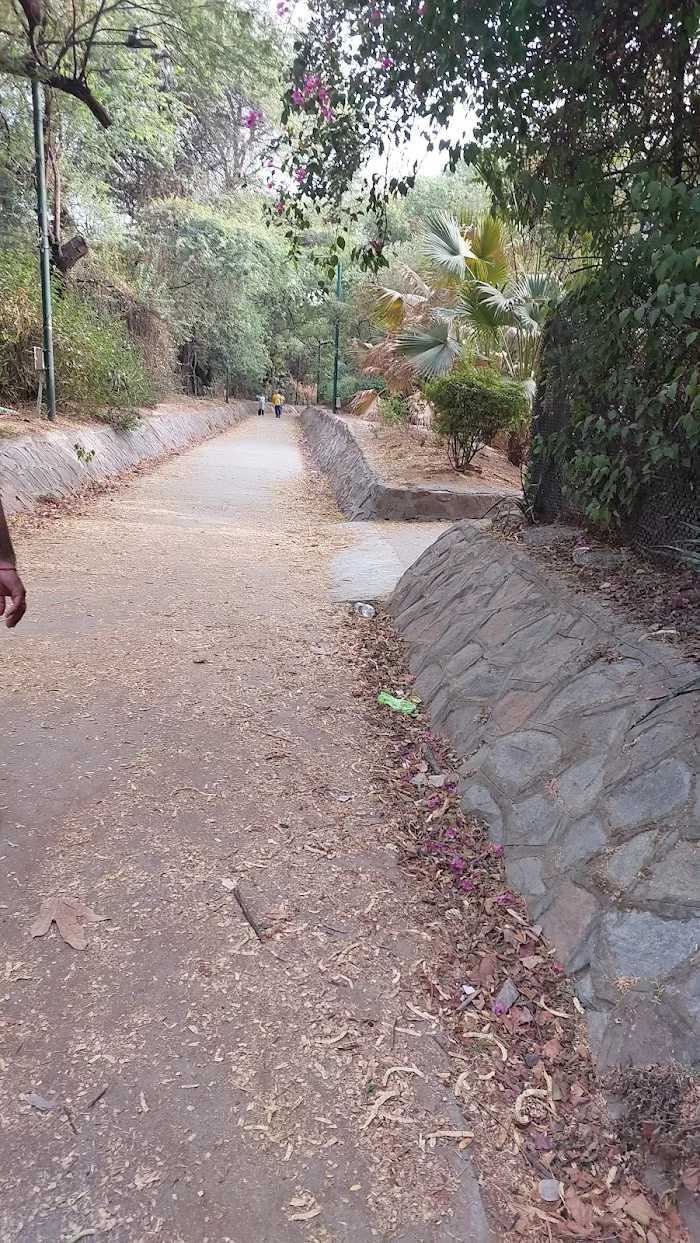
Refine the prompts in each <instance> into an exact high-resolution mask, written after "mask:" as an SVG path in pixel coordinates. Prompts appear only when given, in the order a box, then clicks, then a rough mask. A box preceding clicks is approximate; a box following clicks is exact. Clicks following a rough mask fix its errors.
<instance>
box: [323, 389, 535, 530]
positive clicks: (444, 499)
mask: <svg viewBox="0 0 700 1243" xmlns="http://www.w3.org/2000/svg"><path fill="white" fill-rule="evenodd" d="M300 421H301V426H302V428H303V430H304V434H305V436H306V438H307V441H308V443H309V447H310V449H311V452H312V454H313V456H314V460H315V461H316V464H317V465H318V467H319V468H320V470H322V471H323V473H324V475H326V477H327V478H328V482H329V483H330V485H331V489H332V492H333V495H334V497H335V499H336V502H337V504H338V507H339V509H340V510H341V512H342V513H343V514H344V515H345V517H346V518H349V519H350V520H351V521H355V520H358V519H359V520H362V521H369V520H371V519H373V518H383V519H386V520H387V521H390V522H404V521H408V522H440V521H443V522H455V521H456V520H457V519H459V518H485V517H486V515H487V514H488V513H489V511H490V510H492V509H493V507H494V505H495V504H496V503H497V502H498V501H500V500H504V499H513V498H514V497H515V496H516V493H513V492H509V491H507V490H506V489H498V488H486V487H483V488H474V489H473V490H470V491H469V492H458V491H456V490H455V491H452V490H451V489H450V488H430V487H425V488H420V487H405V488H404V487H391V486H390V485H389V484H387V483H385V482H384V480H383V479H381V478H380V476H379V475H378V474H377V473H376V471H374V470H373V469H372V467H371V466H370V464H369V462H368V461H367V459H366V457H365V455H364V453H363V452H362V449H361V447H360V445H359V444H358V443H357V440H356V439H355V437H354V436H353V434H352V431H351V430H350V428H349V427H348V425H347V423H346V422H345V421H344V419H341V418H338V416H337V415H335V414H331V412H330V410H324V409H322V408H321V407H320V406H307V407H306V408H305V409H304V410H303V411H302V413H301V416H300Z"/></svg>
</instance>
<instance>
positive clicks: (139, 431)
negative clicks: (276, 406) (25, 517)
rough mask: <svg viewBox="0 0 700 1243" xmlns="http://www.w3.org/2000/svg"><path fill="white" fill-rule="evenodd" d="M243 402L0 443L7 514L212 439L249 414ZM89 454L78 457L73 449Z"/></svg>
mask: <svg viewBox="0 0 700 1243" xmlns="http://www.w3.org/2000/svg"><path fill="white" fill-rule="evenodd" d="M252 412H253V406H252V403H249V402H231V404H230V405H222V406H207V407H203V408H202V409H201V410H185V409H183V410H177V409H168V407H167V406H166V407H165V408H164V409H163V411H162V413H159V412H158V411H157V410H156V412H155V413H154V414H149V415H145V416H144V417H143V418H142V420H141V422H140V423H139V424H138V426H137V427H134V428H132V429H131V430H129V431H118V430H116V429H115V428H113V427H108V426H106V425H105V426H104V427H100V426H97V425H95V424H86V425H85V427H75V426H74V427H71V428H70V429H66V430H65V431H64V430H62V429H61V428H60V426H59V427H58V428H57V429H56V430H53V429H52V430H50V431H47V432H42V433H41V434H40V435H36V434H35V435H32V436H22V437H20V438H18V439H16V440H8V441H0V495H2V503H3V506H4V509H5V512H6V513H7V514H10V515H12V514H19V513H22V512H25V511H27V510H30V509H32V507H33V506H34V505H35V504H36V502H37V500H38V499H39V498H40V497H42V496H49V495H50V496H66V495H68V494H70V493H71V492H77V491H78V489H80V488H82V487H84V486H85V484H86V483H89V482H90V481H94V480H103V479H108V478H109V477H110V475H116V474H118V473H119V472H120V471H123V470H127V469H128V468H129V467H133V466H138V465H139V463H141V462H147V461H151V462H153V461H157V459H158V458H161V457H165V456H166V455H167V454H168V453H171V452H173V450H177V449H183V448H185V447H187V446H188V445H190V444H194V443H195V442H197V441H200V440H205V439H207V438H208V437H210V436H215V435H216V434H217V433H218V432H222V431H226V429H227V428H229V427H233V425H234V424H235V423H237V422H238V421H239V420H240V419H242V418H245V417H246V416H247V415H249V414H252ZM76 444H78V445H80V446H81V447H82V449H83V450H84V451H85V452H86V453H87V454H89V453H90V451H94V457H93V458H92V459H91V460H90V461H85V459H84V458H82V459H81V458H79V457H78V455H77V453H76V449H75V446H76Z"/></svg>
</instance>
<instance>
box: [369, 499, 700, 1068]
mask: <svg viewBox="0 0 700 1243" xmlns="http://www.w3.org/2000/svg"><path fill="white" fill-rule="evenodd" d="M390 608H391V611H392V612H393V614H394V615H395V617H396V621H397V625H398V627H399V630H400V631H401V632H402V633H403V635H404V637H405V639H406V644H407V650H408V658H409V667H410V669H411V671H412V673H414V674H415V675H416V688H417V690H418V692H419V694H420V695H421V696H422V698H423V699H424V700H425V701H426V702H427V703H428V705H429V706H430V708H431V713H432V719H433V722H434V725H435V728H436V729H438V730H440V731H442V732H443V733H444V734H445V735H446V736H447V737H448V738H449V739H450V741H451V742H452V744H453V745H454V747H455V750H456V751H457V753H458V755H459V756H460V757H461V758H462V760H463V762H462V764H461V766H460V790H461V801H462V807H463V809H464V811H465V812H466V813H468V814H473V815H477V816H479V817H480V818H481V819H482V820H483V821H485V823H486V824H487V825H488V828H489V832H490V834H491V837H492V838H493V840H495V841H497V842H500V843H502V844H503V847H504V853H505V861H506V876H507V879H508V883H509V884H510V885H512V886H513V888H515V889H518V890H519V891H520V893H522V895H523V897H524V898H525V899H526V901H527V904H528V909H529V911H530V915H531V917H532V918H533V920H536V921H537V922H538V923H540V924H542V926H543V927H544V930H545V932H546V934H547V935H548V936H549V937H550V939H551V940H552V941H553V943H554V945H555V947H556V951H557V957H558V958H559V961H560V962H561V963H562V965H563V967H564V968H565V970H566V971H567V972H569V974H570V975H572V976H573V978H574V979H575V982H576V987H577V991H578V995H579V998H580V1000H581V1002H582V1004H583V1006H584V1007H585V1010H586V1016H587V1020H588V1027H589V1032H590V1036H591V1043H592V1046H593V1049H594V1051H595V1054H596V1057H597V1060H598V1064H599V1065H600V1066H601V1067H606V1066H611V1065H617V1064H619V1063H620V1062H622V1061H625V1062H627V1061H628V1060H631V1061H632V1062H634V1063H635V1064H637V1065H645V1064H647V1063H649V1062H663V1063H670V1062H672V1061H678V1062H680V1063H683V1064H686V1065H689V1064H690V1065H692V1064H694V1063H696V1062H697V1061H698V1060H699V1059H700V952H699V951H700V845H699V844H698V843H699V842H700V750H699V749H698V744H697V738H698V721H699V713H700V704H699V702H698V696H693V695H685V696H679V697H677V698H675V699H674V700H672V701H671V702H670V703H668V704H666V705H665V706H663V707H660V708H659V711H658V712H657V713H654V715H652V716H650V717H649V718H648V719H647V720H642V718H643V717H644V715H645V713H646V712H648V710H649V709H650V708H651V707H652V706H653V704H654V702H655V701H658V699H659V698H660V697H661V696H663V695H664V694H666V693H668V692H669V691H671V690H673V689H675V688H678V687H680V686H683V685H685V684H686V683H687V682H689V681H690V680H691V679H692V678H693V677H697V672H698V670H697V667H696V666H695V665H691V664H689V663H687V662H685V661H683V659H682V658H679V656H678V655H676V653H675V652H674V651H673V650H672V649H671V648H669V647H668V646H666V645H664V644H663V643H661V642H658V641H653V640H650V639H647V638H645V636H644V634H643V632H642V630H641V629H640V628H639V627H638V626H636V625H633V624H630V623H627V622H626V621H625V620H624V619H622V618H620V617H619V616H616V615H615V614H613V613H612V612H611V611H610V610H609V609H608V608H606V607H605V606H603V605H600V604H598V603H597V602H595V601H592V600H587V599H586V598H585V597H582V596H580V595H576V594H575V593H574V592H573V591H571V590H570V589H569V588H568V586H567V585H566V584H565V583H564V582H563V581H562V580H561V579H559V578H558V577H557V576H556V575H555V574H552V573H548V572H546V571H543V570H542V568H541V567H540V566H539V564H538V563H536V562H534V561H532V560H531V559H530V558H529V557H528V556H527V553H525V552H522V551H520V550H516V549H514V548H513V547H512V546H511V545H508V544H505V543H503V542H502V541H499V540H494V539H493V538H492V537H491V536H490V535H488V534H484V533H480V532H477V531H475V529H474V527H473V525H472V524H470V523H467V522H462V523H458V524H456V525H454V526H453V527H451V528H450V529H449V530H448V531H447V532H446V533H445V534H444V535H442V536H440V538H439V539H438V540H437V541H436V542H435V543H434V544H433V545H432V546H431V547H430V548H429V549H428V550H427V551H426V552H425V553H424V554H423V555H422V556H421V557H419V559H418V560H417V561H416V562H415V564H414V565H413V566H411V568H410V569H409V570H407V572H406V573H405V574H404V576H403V578H402V579H401V581H400V582H399V584H398V586H397V588H396V591H395V592H394V595H393V597H392V599H391V603H390Z"/></svg>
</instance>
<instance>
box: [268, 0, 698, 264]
mask: <svg viewBox="0 0 700 1243" xmlns="http://www.w3.org/2000/svg"><path fill="white" fill-rule="evenodd" d="M311 14H312V15H311V21H310V24H309V27H308V30H307V32H306V33H305V35H304V37H303V39H301V40H300V41H299V43H298V45H297V49H296V60H295V63H294V68H293V75H292V79H293V80H292V85H291V87H290V90H289V92H288V95H287V113H286V116H287V119H288V122H289V133H288V162H289V166H290V167H294V168H295V169H296V170H297V179H298V181H299V184H300V186H301V193H300V194H298V195H297V201H296V202H295V203H294V204H293V205H291V206H290V215H291V218H292V220H293V221H295V222H297V223H299V222H301V219H302V216H303V211H304V206H305V201H311V202H319V201H323V202H328V203H330V204H335V203H337V202H338V201H339V200H340V198H341V197H342V195H343V194H344V193H345V192H346V190H347V189H348V187H349V186H350V185H351V184H352V183H353V179H354V178H356V177H357V176H358V174H359V173H360V172H361V170H362V169H363V168H365V169H366V167H367V154H368V152H369V151H374V152H376V153H378V154H380V155H386V154H387V153H388V152H390V150H391V149H392V147H393V146H394V145H395V144H396V143H403V142H407V141H408V140H409V139H410V137H411V134H412V132H413V129H414V126H415V123H416V121H419V122H424V123H425V125H426V128H427V130H428V131H430V129H431V127H432V130H433V132H435V129H436V127H439V126H444V125H445V124H446V123H447V122H448V121H449V119H450V118H451V117H453V116H454V115H455V113H456V112H457V114H460V113H462V114H463V113H464V110H465V108H466V109H468V110H469V111H470V112H471V113H472V114H473V117H474V122H475V128H474V134H473V137H471V136H469V135H468V134H465V136H464V139H463V140H458V141H455V142H450V141H448V140H447V139H445V138H442V139H440V140H439V141H440V143H441V145H444V146H445V148H446V150H447V154H448V155H449V157H450V159H451V161H452V164H453V166H454V165H455V163H456V162H457V161H458V160H459V159H460V158H461V157H463V156H466V157H467V158H468V159H470V160H471V161H475V162H477V163H478V166H479V168H480V171H481V172H482V174H483V175H484V177H485V179H486V181H487V183H488V185H489V187H490V189H491V191H492V193H493V195H494V202H495V204H496V205H497V206H498V207H500V208H501V209H503V210H507V211H510V212H512V213H516V214H517V215H518V217H519V218H520V219H529V220H532V219H535V218H539V217H541V216H542V215H543V214H545V213H547V214H548V217H549V219H550V220H551V222H552V224H553V225H554V227H555V228H559V229H562V230H563V231H569V232H574V231H578V232H580V233H581V232H583V233H588V234H591V235H593V236H594V237H595V238H596V239H597V240H598V241H600V240H601V239H602V240H603V241H605V240H608V239H610V238H611V236H613V235H619V232H620V230H622V231H624V230H625V229H626V228H627V227H628V225H629V222H630V219H631V211H630V206H631V204H630V195H631V189H632V187H633V185H634V183H635V179H636V178H637V176H638V175H639V174H640V173H646V174H649V173H652V174H653V175H655V176H657V177H659V178H661V179H662V180H665V179H670V180H672V179H674V178H683V179H684V180H685V181H686V182H689V183H690V184H693V185H694V184H697V182H698V179H699V178H700V125H699V121H700V93H699V88H700V76H699V69H698V60H697V45H698V24H699V21H700V6H698V5H697V4H696V3H694V0H637V2H636V3H630V4H622V3H620V2H619V0H504V2H496V0H457V2H456V3H453V2H452V0H410V2H409V3H407V4H406V3H403V2H401V3H399V2H398V0H371V2H367V0H313V3H312V6H311ZM300 170H303V174H302V172H301V171H300ZM366 177H367V184H368V188H369V192H370V195H371V197H372V198H373V200H374V202H375V206H376V207H377V209H378V211H379V215H380V227H381V220H382V219H383V215H382V209H383V203H384V199H385V196H386V194H387V193H388V192H391V191H395V190H397V189H398V190H400V191H405V190H406V189H408V188H409V187H410V185H411V179H410V177H409V178H403V179H401V178H392V177H391V176H389V177H386V178H385V177H383V176H381V175H378V174H377V173H376V172H372V171H370V172H369V173H367V174H366ZM377 241H378V242H383V241H384V237H383V236H382V235H381V234H380V236H379V237H378V239H377Z"/></svg>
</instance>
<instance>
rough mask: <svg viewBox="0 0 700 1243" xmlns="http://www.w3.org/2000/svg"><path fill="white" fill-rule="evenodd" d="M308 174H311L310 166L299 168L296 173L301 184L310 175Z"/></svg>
mask: <svg viewBox="0 0 700 1243" xmlns="http://www.w3.org/2000/svg"><path fill="white" fill-rule="evenodd" d="M308 175H309V170H308V168H298V169H297V171H296V172H295V174H294V176H295V178H296V180H297V181H298V182H299V185H301V183H302V181H306V178H307V177H308Z"/></svg>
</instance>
